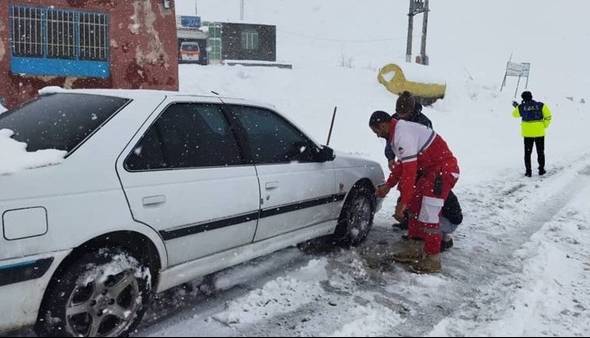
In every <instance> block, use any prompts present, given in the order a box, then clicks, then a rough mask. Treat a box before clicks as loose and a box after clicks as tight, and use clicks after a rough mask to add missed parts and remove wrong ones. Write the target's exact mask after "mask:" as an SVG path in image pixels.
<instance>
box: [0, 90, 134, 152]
mask: <svg viewBox="0 0 590 338" xmlns="http://www.w3.org/2000/svg"><path fill="white" fill-rule="evenodd" d="M128 102H129V100H128V99H124V98H118V97H108V96H100V95H87V94H52V95H46V96H41V97H40V98H38V99H36V100H34V101H31V102H29V103H27V104H24V105H23V106H21V107H18V108H16V109H14V110H11V111H8V112H6V113H4V114H2V115H0V130H2V129H9V130H12V131H13V132H14V135H13V138H14V139H15V140H17V141H19V142H24V143H26V144H27V151H29V152H33V151H38V150H44V149H57V150H63V151H66V152H67V153H68V154H69V153H71V152H72V151H73V150H75V149H76V148H77V147H78V146H80V145H81V144H82V143H83V142H84V140H86V138H88V137H89V136H90V135H92V134H93V133H94V132H96V131H97V130H98V129H99V128H100V127H101V126H102V125H103V124H104V123H105V122H106V121H108V120H109V119H110V118H111V117H112V116H113V115H114V114H115V113H116V112H117V111H119V110H120V109H121V108H122V107H123V106H125V105H126V104H127V103H128Z"/></svg>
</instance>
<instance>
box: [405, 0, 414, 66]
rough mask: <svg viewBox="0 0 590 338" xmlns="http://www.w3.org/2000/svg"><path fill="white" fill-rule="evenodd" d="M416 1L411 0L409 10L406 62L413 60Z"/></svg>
mask: <svg viewBox="0 0 590 338" xmlns="http://www.w3.org/2000/svg"><path fill="white" fill-rule="evenodd" d="M414 1H415V0H410V10H409V12H408V45H407V47H406V62H412V37H413V35H414V14H413V13H414Z"/></svg>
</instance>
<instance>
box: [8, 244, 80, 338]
mask: <svg viewBox="0 0 590 338" xmlns="http://www.w3.org/2000/svg"><path fill="white" fill-rule="evenodd" d="M70 252H71V251H70V250H68V251H60V252H53V253H51V254H44V255H37V256H30V257H25V258H19V259H12V260H4V261H0V313H1V314H2V315H0V333H3V332H9V331H13V330H18V329H21V328H24V327H27V326H30V325H33V324H34V323H35V322H36V320H37V315H38V313H39V307H40V306H41V301H42V300H43V295H44V294H45V289H46V288H47V286H48V285H49V281H50V280H51V277H52V276H53V274H54V272H55V270H56V269H57V267H58V266H59V264H60V263H61V262H62V261H63V259H64V258H65V257H66V256H67V255H68V254H69V253H70Z"/></svg>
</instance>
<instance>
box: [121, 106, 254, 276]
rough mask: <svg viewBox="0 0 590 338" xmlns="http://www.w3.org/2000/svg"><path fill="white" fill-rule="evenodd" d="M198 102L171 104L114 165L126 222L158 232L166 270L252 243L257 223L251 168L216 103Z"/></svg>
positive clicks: (151, 122)
mask: <svg viewBox="0 0 590 338" xmlns="http://www.w3.org/2000/svg"><path fill="white" fill-rule="evenodd" d="M185 100H186V99H185ZM199 101H200V102H199V103H196V102H178V101H176V100H174V99H170V100H169V102H168V105H167V107H166V108H165V109H163V111H162V112H161V113H160V114H157V116H153V117H151V118H150V120H149V121H148V123H146V126H144V127H143V128H142V129H141V130H140V132H139V133H138V135H137V137H136V138H135V139H134V140H132V142H131V144H130V146H129V148H128V149H127V150H126V151H125V152H124V156H121V158H120V160H119V163H118V172H119V175H120V177H121V182H122V185H123V188H124V191H125V193H126V195H127V198H128V200H129V204H130V207H131V211H132V213H133V217H134V218H135V219H136V220H137V221H139V222H143V223H145V224H147V225H149V226H151V227H153V228H155V229H156V230H158V231H159V232H160V234H161V236H162V237H163V239H164V240H165V244H166V248H167V251H168V255H169V262H170V265H172V266H173V265H177V264H180V263H183V262H187V261H191V260H194V259H197V258H200V257H204V256H208V255H211V254H214V253H217V252H221V251H225V250H228V249H231V248H235V247H239V246H242V245H245V244H249V243H251V242H252V238H253V237H254V233H255V230H256V226H257V222H258V215H259V204H260V191H259V185H258V178H257V176H256V170H255V167H254V166H253V165H252V164H251V163H249V161H246V160H245V156H244V153H243V150H242V149H241V148H240V145H239V144H238V142H237V139H236V135H235V132H234V130H233V129H232V128H231V127H230V124H229V120H228V119H227V118H226V115H224V113H223V111H222V109H221V105H220V102H219V101H217V99H215V98H212V99H199ZM201 101H202V102H201Z"/></svg>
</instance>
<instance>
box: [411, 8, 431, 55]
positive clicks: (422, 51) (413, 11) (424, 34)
mask: <svg viewBox="0 0 590 338" xmlns="http://www.w3.org/2000/svg"><path fill="white" fill-rule="evenodd" d="M429 11H430V8H429V0H410V11H409V13H408V42H407V47H406V62H412V39H413V35H414V17H415V16H416V15H418V14H421V13H424V23H423V24H422V47H421V49H420V63H422V64H424V65H427V64H428V56H427V55H426V37H427V34H428V32H427V31H428V12H429Z"/></svg>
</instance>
